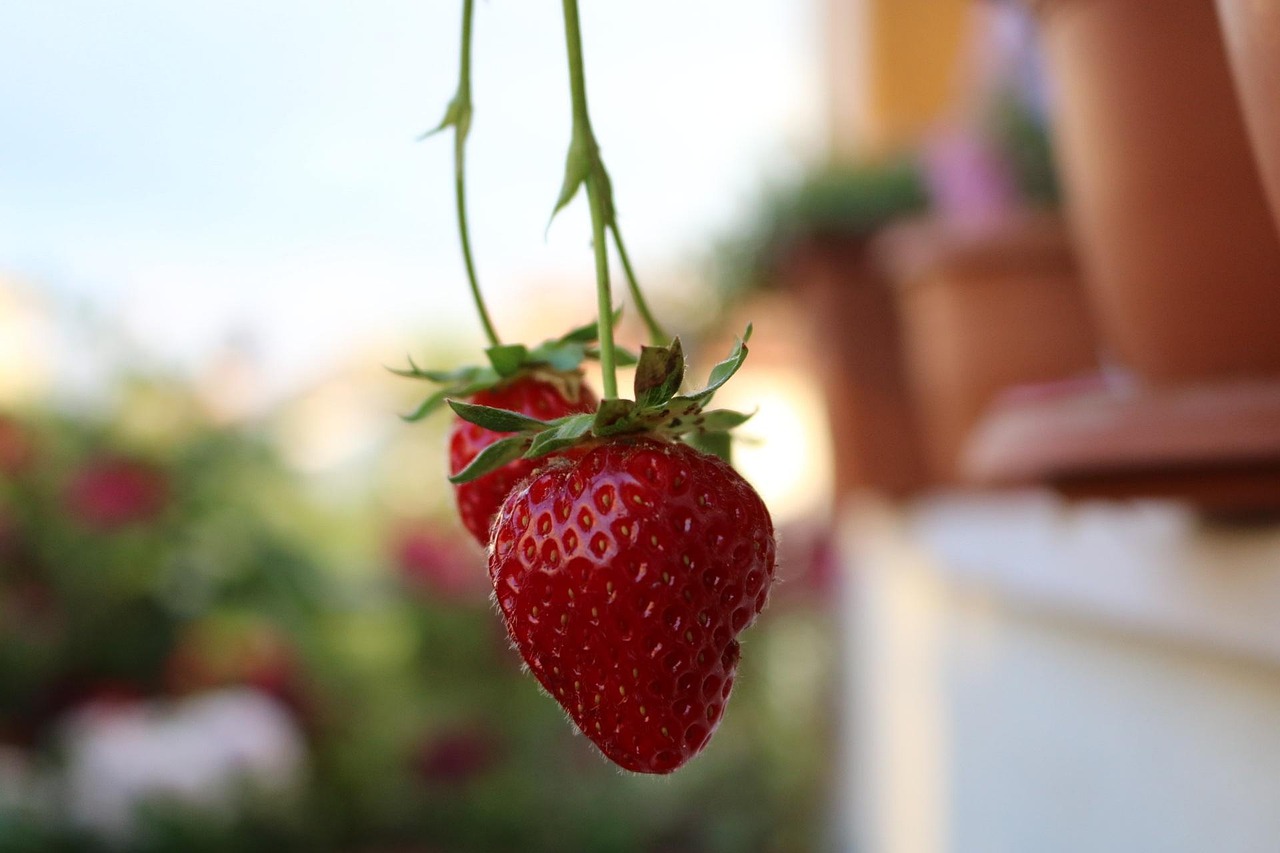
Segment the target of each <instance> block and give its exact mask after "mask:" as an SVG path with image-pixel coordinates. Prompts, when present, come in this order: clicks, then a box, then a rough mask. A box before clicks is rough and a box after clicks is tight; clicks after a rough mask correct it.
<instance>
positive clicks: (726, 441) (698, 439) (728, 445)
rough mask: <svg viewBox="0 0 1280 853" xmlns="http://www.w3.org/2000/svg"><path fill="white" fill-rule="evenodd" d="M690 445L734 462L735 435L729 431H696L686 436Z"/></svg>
mask: <svg viewBox="0 0 1280 853" xmlns="http://www.w3.org/2000/svg"><path fill="white" fill-rule="evenodd" d="M686 441H688V442H689V444H690V445H692V446H693V447H696V448H697V449H698V450H701V451H702V452H703V453H709V454H711V455H712V456H718V457H720V458H721V459H723V460H724V461H725V462H728V463H729V464H730V465H732V464H733V437H732V436H730V435H729V433H727V432H695V433H693V434H691V435H689V436H688V437H687V438H686Z"/></svg>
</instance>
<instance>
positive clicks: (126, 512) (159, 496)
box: [66, 456, 169, 531]
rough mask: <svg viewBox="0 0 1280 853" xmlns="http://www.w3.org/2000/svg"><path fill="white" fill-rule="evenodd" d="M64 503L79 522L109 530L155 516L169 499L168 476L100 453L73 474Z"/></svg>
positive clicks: (135, 461)
mask: <svg viewBox="0 0 1280 853" xmlns="http://www.w3.org/2000/svg"><path fill="white" fill-rule="evenodd" d="M66 502H67V508H68V509H69V510H70V511H71V513H72V514H73V515H74V516H75V518H76V519H77V520H78V521H80V522H81V523H82V524H84V525H86V526H88V527H92V528H94V529H97V530H102V531H111V530H115V529H117V528H120V527H124V526H126V525H129V524H136V523H139V522H145V521H151V520H153V519H154V518H155V517H156V516H158V515H159V514H160V513H161V512H162V511H163V510H164V508H165V506H166V505H167V504H168V502H169V478H168V476H167V475H166V474H165V473H164V471H162V470H160V469H159V468H157V467H156V466H154V465H151V464H149V463H147V462H143V461H141V460H137V459H130V458H128V457H123V456H103V457H99V458H97V459H93V460H90V461H89V462H87V463H85V465H84V466H83V467H81V468H80V470H79V471H77V472H76V473H75V474H74V476H73V477H72V479H71V483H70V484H69V486H68V487H67V492H66Z"/></svg>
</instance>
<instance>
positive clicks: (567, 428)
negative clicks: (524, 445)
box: [525, 414, 595, 459]
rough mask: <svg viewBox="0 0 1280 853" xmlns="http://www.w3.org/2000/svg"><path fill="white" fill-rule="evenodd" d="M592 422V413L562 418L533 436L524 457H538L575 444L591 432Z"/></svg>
mask: <svg viewBox="0 0 1280 853" xmlns="http://www.w3.org/2000/svg"><path fill="white" fill-rule="evenodd" d="M594 422H595V415H594V414H582V415H572V416H570V417H567V418H564V419H562V421H561V422H559V423H558V425H557V426H554V427H552V428H551V429H548V430H544V431H542V432H540V433H538V434H537V435H536V436H534V439H533V444H531V445H530V446H529V450H528V451H527V452H526V453H525V458H526V459H538V458H540V457H542V456H546V455H547V454H549V453H555V452H556V451H558V450H564V449H565V448H566V447H570V446H572V445H574V444H576V443H577V441H578V439H580V438H582V437H583V436H584V435H586V434H587V433H589V432H591V426H592V424H593V423H594Z"/></svg>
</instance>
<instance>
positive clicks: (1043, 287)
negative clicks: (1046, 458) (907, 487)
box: [879, 214, 1098, 482]
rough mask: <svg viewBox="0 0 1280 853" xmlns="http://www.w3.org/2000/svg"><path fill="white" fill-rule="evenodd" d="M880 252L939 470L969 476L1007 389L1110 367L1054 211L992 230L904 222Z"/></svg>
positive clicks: (945, 475)
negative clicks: (970, 451) (1101, 358)
mask: <svg viewBox="0 0 1280 853" xmlns="http://www.w3.org/2000/svg"><path fill="white" fill-rule="evenodd" d="M879 248H880V252H881V253H882V256H883V258H884V263H885V264H886V265H887V267H888V268H889V269H890V270H891V271H892V274H893V277H894V279H895V280H896V283H897V284H898V286H899V287H898V298H899V303H900V306H901V312H902V318H903V333H904V339H905V343H906V353H907V366H908V369H909V371H910V376H911V384H912V388H913V391H914V394H915V398H916V401H917V408H918V410H919V411H920V415H921V420H922V422H923V426H924V429H925V436H926V438H927V443H928V455H929V459H930V461H931V466H932V469H933V471H932V473H933V474H934V476H935V477H937V478H938V479H940V480H943V481H953V482H954V481H956V480H957V479H959V477H958V474H959V460H960V457H961V453H962V451H963V448H964V445H965V442H966V440H967V438H968V436H969V432H970V430H971V429H972V427H973V426H974V424H975V423H976V422H977V421H978V420H979V419H980V418H981V416H982V414H983V413H984V411H985V409H986V407H987V406H988V405H989V404H990V403H991V402H992V400H993V399H995V397H996V396H998V395H999V394H1000V393H1001V392H1002V391H1004V390H1005V389H1007V388H1009V387H1011V386H1015V385H1022V384H1025V383H1029V382H1046V381H1053V380H1058V379H1064V378H1068V377H1074V376H1078V375H1081V374H1087V373H1094V372H1096V371H1097V369H1098V360H1097V343H1096V337H1095V335H1094V331H1093V322H1092V318H1091V317H1090V314H1089V310H1088V306H1087V303H1086V300H1085V295H1084V292H1083V289H1082V288H1081V286H1080V279H1079V274H1078V270H1077V268H1076V261H1075V254H1074V252H1073V251H1072V248H1071V245H1070V242H1069V240H1068V239H1067V235H1066V230H1065V228H1064V227H1063V225H1062V223H1061V221H1060V220H1059V219H1058V218H1057V217H1054V216H1050V215H1047V214H1043V215H1029V216H1026V217H1024V218H1014V219H1010V220H1006V221H1005V222H1004V223H1002V224H1001V225H1000V226H999V227H998V228H993V229H990V230H985V231H984V232H983V233H980V234H975V233H972V232H964V231H957V230H956V229H955V228H954V227H948V226H945V225H942V224H940V223H935V222H932V221H921V222H914V223H908V224H905V225H901V226H896V227H895V228H893V229H890V230H889V231H888V232H886V233H885V234H884V235H883V237H882V238H881V245H880V247H879Z"/></svg>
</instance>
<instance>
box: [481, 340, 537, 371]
mask: <svg viewBox="0 0 1280 853" xmlns="http://www.w3.org/2000/svg"><path fill="white" fill-rule="evenodd" d="M484 354H485V355H487V356H488V357H489V363H490V364H492V365H493V369H494V370H496V371H497V372H498V375H499V376H501V377H503V378H506V377H508V376H513V375H514V374H515V373H516V372H517V371H518V370H520V368H522V367H524V365H525V361H526V360H527V359H528V356H529V349H528V348H527V347H526V346H525V345H524V344H500V345H498V346H493V347H489V348H488V349H487V350H485V351H484Z"/></svg>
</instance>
